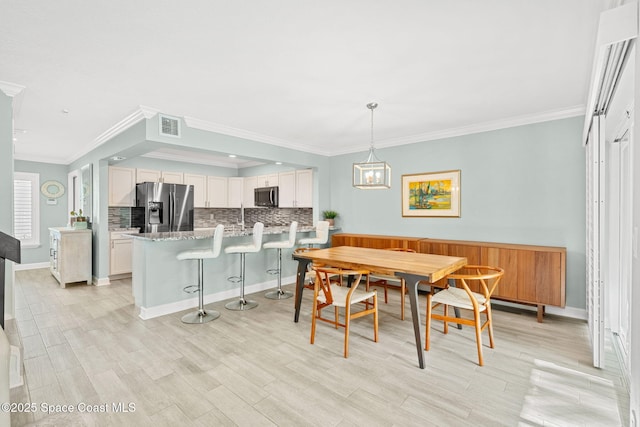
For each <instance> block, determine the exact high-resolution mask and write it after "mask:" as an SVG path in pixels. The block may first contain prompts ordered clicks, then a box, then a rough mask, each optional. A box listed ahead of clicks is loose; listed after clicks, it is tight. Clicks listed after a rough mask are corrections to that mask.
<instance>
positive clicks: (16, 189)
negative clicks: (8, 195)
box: [13, 172, 40, 247]
mask: <svg viewBox="0 0 640 427" xmlns="http://www.w3.org/2000/svg"><path fill="white" fill-rule="evenodd" d="M39 187H40V175H39V174H37V173H25V172H16V173H15V174H14V180H13V234H14V237H15V238H16V239H18V240H20V242H21V244H22V246H23V247H24V246H38V245H39V244H40V217H39V211H40V208H39V196H38V190H39Z"/></svg>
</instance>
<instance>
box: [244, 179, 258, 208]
mask: <svg viewBox="0 0 640 427" xmlns="http://www.w3.org/2000/svg"><path fill="white" fill-rule="evenodd" d="M243 185H244V187H243V193H244V207H245V208H255V207H256V204H255V196H254V192H253V190H255V189H256V187H257V186H258V177H257V176H247V177H245V178H244V184H243Z"/></svg>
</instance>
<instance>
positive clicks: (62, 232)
mask: <svg viewBox="0 0 640 427" xmlns="http://www.w3.org/2000/svg"><path fill="white" fill-rule="evenodd" d="M92 237H93V234H92V231H91V230H75V229H73V228H65V227H52V228H49V271H51V274H52V275H53V277H55V278H56V280H57V281H58V282H60V286H62V287H63V288H64V287H65V286H66V284H67V283H73V282H87V284H89V285H90V284H91V283H92V277H91V273H92V269H91V261H92Z"/></svg>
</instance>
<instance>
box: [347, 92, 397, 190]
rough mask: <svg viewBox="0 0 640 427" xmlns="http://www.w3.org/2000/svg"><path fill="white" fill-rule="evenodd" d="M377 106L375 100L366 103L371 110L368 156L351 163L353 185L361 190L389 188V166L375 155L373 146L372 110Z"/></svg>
mask: <svg viewBox="0 0 640 427" xmlns="http://www.w3.org/2000/svg"><path fill="white" fill-rule="evenodd" d="M377 106H378V104H377V103H375V102H370V103H369V104H367V108H368V109H369V110H371V146H370V147H369V156H368V157H367V160H365V161H364V162H362V163H354V164H353V186H354V187H356V188H359V189H361V190H384V189H387V188H391V166H389V164H388V163H387V162H383V161H381V160H380V159H378V158H377V157H376V155H375V152H374V150H375V148H374V147H373V110H374V109H375V108H376V107H377Z"/></svg>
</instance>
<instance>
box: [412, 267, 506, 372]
mask: <svg viewBox="0 0 640 427" xmlns="http://www.w3.org/2000/svg"><path fill="white" fill-rule="evenodd" d="M503 274H504V270H503V269H502V268H499V267H489V266H482V265H467V266H465V267H463V268H461V269H460V270H458V271H456V272H455V273H453V274H449V275H448V276H447V279H451V280H449V285H447V287H446V288H444V289H442V290H441V291H439V292H436V293H435V294H431V293H429V294H427V326H426V330H427V331H426V336H425V348H424V349H425V350H427V351H428V350H429V338H430V333H431V319H436V320H442V321H443V322H444V333H445V334H447V333H448V332H449V324H448V322H454V323H457V324H463V325H470V326H474V327H475V331H476V345H477V347H478V364H479V365H480V366H482V365H483V364H484V361H483V359H482V331H484V330H485V329H487V330H488V332H489V346H490V347H491V348H493V325H492V320H491V295H492V294H493V291H494V290H495V289H496V287H497V286H498V283H500V279H502V276H503ZM452 281H454V283H455V286H451V284H452V283H451V282H452ZM473 287H477V288H478V289H479V290H480V292H472V291H471V288H473ZM440 305H442V306H443V314H436V313H434V312H433V309H434V308H436V307H438V306H440ZM449 306H451V307H454V308H460V309H463V310H470V311H472V312H473V319H468V318H464V317H454V316H449V311H448V308H449ZM482 312H484V313H485V316H486V320H485V322H484V323H482V322H481V319H480V313H482Z"/></svg>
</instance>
